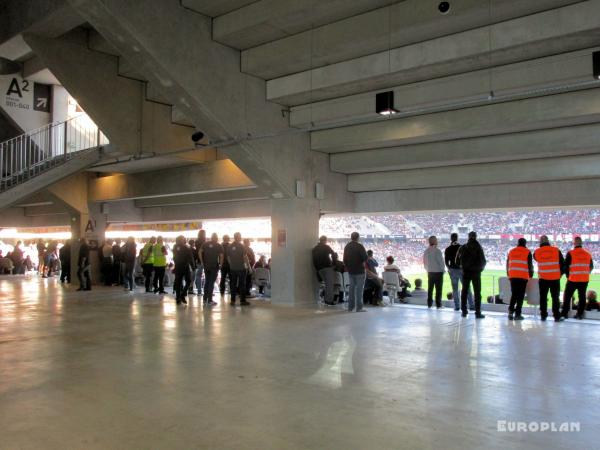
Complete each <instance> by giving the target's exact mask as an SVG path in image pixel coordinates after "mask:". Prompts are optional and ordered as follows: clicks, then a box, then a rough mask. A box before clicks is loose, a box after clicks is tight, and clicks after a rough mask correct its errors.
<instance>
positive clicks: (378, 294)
mask: <svg viewBox="0 0 600 450" xmlns="http://www.w3.org/2000/svg"><path fill="white" fill-rule="evenodd" d="M377 267H379V263H378V262H377V260H376V259H375V258H374V257H373V250H369V251H367V262H366V263H365V270H366V274H367V279H366V281H365V290H366V291H367V292H368V291H371V292H372V297H371V299H370V300H371V301H370V303H371V304H372V305H378V306H384V305H383V280H382V279H381V278H379V275H378V274H377ZM363 298H364V297H363Z"/></svg>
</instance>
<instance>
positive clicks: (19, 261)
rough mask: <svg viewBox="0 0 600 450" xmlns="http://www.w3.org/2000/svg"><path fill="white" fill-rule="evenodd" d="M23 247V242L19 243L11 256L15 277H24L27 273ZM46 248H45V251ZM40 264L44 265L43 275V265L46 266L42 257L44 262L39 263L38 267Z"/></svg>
mask: <svg viewBox="0 0 600 450" xmlns="http://www.w3.org/2000/svg"><path fill="white" fill-rule="evenodd" d="M21 245H22V242H21V241H17V243H16V245H15V247H14V249H13V251H12V252H11V254H10V259H12V262H13V265H14V267H15V268H14V269H13V273H14V274H15V275H22V274H23V273H24V272H25V271H24V270H23V250H21ZM45 248H46V247H44V249H45ZM39 264H41V265H42V271H41V273H42V274H43V273H44V271H43V265H44V258H43V257H42V260H41V261H40V262H38V267H39Z"/></svg>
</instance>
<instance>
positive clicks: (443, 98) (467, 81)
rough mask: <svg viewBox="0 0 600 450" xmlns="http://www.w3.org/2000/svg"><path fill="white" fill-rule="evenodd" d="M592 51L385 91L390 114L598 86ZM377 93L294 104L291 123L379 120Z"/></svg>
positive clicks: (302, 125)
mask: <svg viewBox="0 0 600 450" xmlns="http://www.w3.org/2000/svg"><path fill="white" fill-rule="evenodd" d="M596 50H600V49H599V48H598V47H596V48H592V49H586V50H580V51H576V52H570V53H564V54H561V55H554V56H548V57H544V58H539V59H535V60H532V61H526V62H521V63H516V64H509V65H506V66H500V67H495V68H493V69H492V70H491V71H490V70H479V71H475V72H469V73H464V74H460V75H452V76H448V77H442V78H437V79H433V80H427V81H421V82H418V83H411V84H407V85H403V86H396V87H393V88H389V89H387V90H391V91H393V92H394V99H395V108H396V109H398V110H399V111H400V113H399V114H398V115H397V116H395V118H398V117H407V116H414V115H421V114H425V113H431V112H436V111H444V110H452V109H460V108H465V107H466V106H470V107H472V106H477V105H484V104H489V103H490V97H489V96H490V91H493V92H494V99H495V100H496V101H498V100H507V99H512V100H516V99H519V98H526V97H533V96H542V95H549V94H552V93H560V92H567V91H572V90H577V89H589V88H590V87H593V86H600V83H598V81H597V80H594V79H593V78H592V77H590V61H591V60H592V53H593V52H594V51H596ZM377 92H378V91H371V92H366V93H362V94H357V95H351V96H348V97H342V98H336V99H332V100H325V101H322V102H316V103H311V104H308V105H301V106H297V107H293V108H292V109H291V113H290V124H291V125H292V126H293V127H298V128H309V127H332V126H336V125H338V126H339V125H345V124H352V123H360V122H362V123H364V122H368V121H371V122H373V121H378V120H381V116H379V115H378V114H376V112H375V95H376V94H377Z"/></svg>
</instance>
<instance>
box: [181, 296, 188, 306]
mask: <svg viewBox="0 0 600 450" xmlns="http://www.w3.org/2000/svg"><path fill="white" fill-rule="evenodd" d="M181 303H183V304H184V305H187V300H186V299H185V297H184V298H182V299H181Z"/></svg>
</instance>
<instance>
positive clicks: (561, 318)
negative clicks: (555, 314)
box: [554, 317, 565, 322]
mask: <svg viewBox="0 0 600 450" xmlns="http://www.w3.org/2000/svg"><path fill="white" fill-rule="evenodd" d="M554 321H555V322H564V321H565V318H564V317H559V318H558V319H554Z"/></svg>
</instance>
